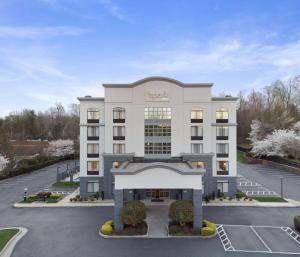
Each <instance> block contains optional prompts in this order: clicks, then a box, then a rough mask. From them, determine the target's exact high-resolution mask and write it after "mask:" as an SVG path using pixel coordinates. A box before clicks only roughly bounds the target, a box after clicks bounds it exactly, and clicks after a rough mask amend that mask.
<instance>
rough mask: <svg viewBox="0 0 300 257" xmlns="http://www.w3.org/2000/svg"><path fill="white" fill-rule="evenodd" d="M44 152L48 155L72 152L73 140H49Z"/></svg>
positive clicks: (61, 154) (66, 154) (65, 154)
mask: <svg viewBox="0 0 300 257" xmlns="http://www.w3.org/2000/svg"><path fill="white" fill-rule="evenodd" d="M46 153H47V154H48V156H55V157H61V156H68V155H71V154H74V141H73V140H69V139H66V140H62V139H59V140H54V141H50V142H49V146H48V148H47V150H46Z"/></svg>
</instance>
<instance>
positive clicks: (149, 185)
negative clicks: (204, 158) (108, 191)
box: [111, 162, 205, 189]
mask: <svg viewBox="0 0 300 257" xmlns="http://www.w3.org/2000/svg"><path fill="white" fill-rule="evenodd" d="M111 172H112V173H113V174H114V176H115V189H155V188H157V189H159V188H165V189H202V176H203V174H204V173H205V170H204V169H202V168H201V169H198V168H195V167H194V166H193V165H192V164H190V163H186V162H184V163H183V162H180V163H164V162H152V163H132V162H127V163H124V164H123V165H122V166H121V167H120V168H117V169H111Z"/></svg>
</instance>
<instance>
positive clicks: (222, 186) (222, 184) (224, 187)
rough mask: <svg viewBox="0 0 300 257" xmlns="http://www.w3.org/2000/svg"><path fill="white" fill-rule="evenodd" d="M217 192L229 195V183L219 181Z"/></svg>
mask: <svg viewBox="0 0 300 257" xmlns="http://www.w3.org/2000/svg"><path fill="white" fill-rule="evenodd" d="M217 191H218V192H220V193H228V181H227V180H217Z"/></svg>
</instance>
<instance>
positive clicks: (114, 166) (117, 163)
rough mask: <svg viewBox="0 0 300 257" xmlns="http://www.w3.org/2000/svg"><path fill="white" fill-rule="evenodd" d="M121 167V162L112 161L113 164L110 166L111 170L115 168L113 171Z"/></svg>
mask: <svg viewBox="0 0 300 257" xmlns="http://www.w3.org/2000/svg"><path fill="white" fill-rule="evenodd" d="M121 165H122V162H121V161H114V162H113V163H112V166H113V168H115V169H117V168H119V167H120V166H121Z"/></svg>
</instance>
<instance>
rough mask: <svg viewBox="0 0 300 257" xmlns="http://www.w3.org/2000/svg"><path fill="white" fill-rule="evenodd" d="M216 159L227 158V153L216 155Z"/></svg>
mask: <svg viewBox="0 0 300 257" xmlns="http://www.w3.org/2000/svg"><path fill="white" fill-rule="evenodd" d="M217 157H223V158H225V157H228V153H217Z"/></svg>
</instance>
